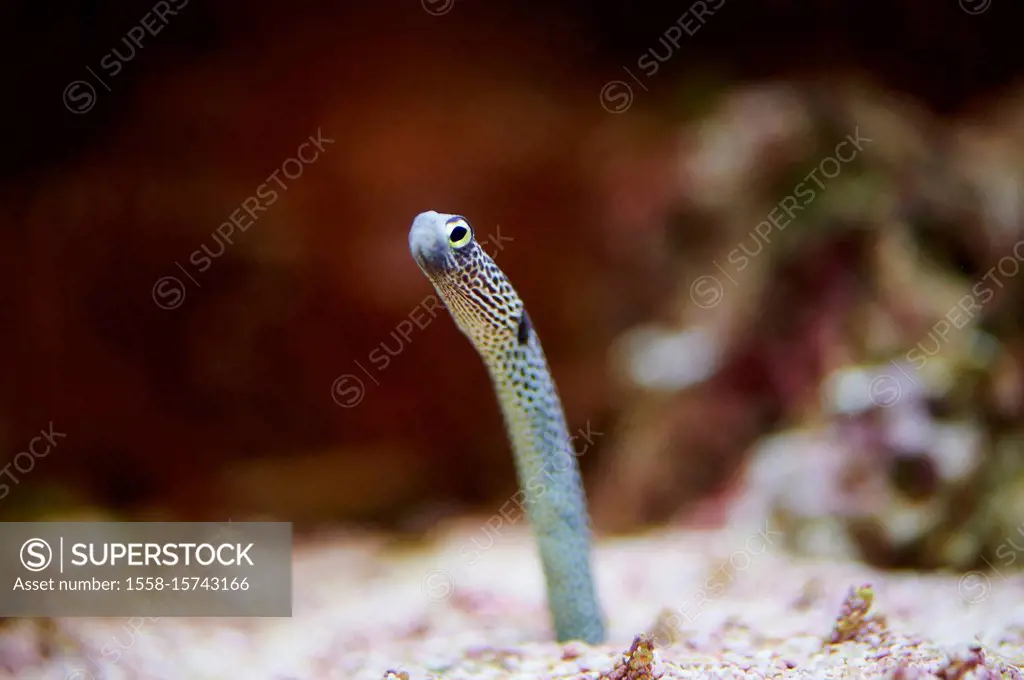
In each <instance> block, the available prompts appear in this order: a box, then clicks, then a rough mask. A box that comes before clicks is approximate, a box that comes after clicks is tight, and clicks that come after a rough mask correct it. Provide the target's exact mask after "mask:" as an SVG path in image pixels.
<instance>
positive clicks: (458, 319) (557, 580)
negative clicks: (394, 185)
mask: <svg viewBox="0 0 1024 680" xmlns="http://www.w3.org/2000/svg"><path fill="white" fill-rule="evenodd" d="M409 249H410V250H411V251H412V256H413V258H414V259H415V260H416V263H417V264H418V265H419V266H420V269H422V270H423V273H424V274H426V276H427V278H428V279H430V282H431V283H432V284H433V285H434V288H435V289H436V290H437V293H438V294H439V295H440V296H441V299H442V300H444V303H445V306H446V307H447V308H448V311H449V312H451V315H452V318H453V319H454V320H455V325H456V326H458V327H459V330H461V331H462V332H463V333H464V334H465V335H466V336H467V337H468V338H469V340H470V342H471V343H473V346H474V347H475V348H476V351H477V352H478V353H479V354H480V356H481V358H482V359H483V361H484V364H485V365H486V366H487V371H488V373H489V374H490V377H491V382H492V383H493V385H494V391H495V392H496V393H497V396H498V402H499V403H500V405H501V410H502V414H503V415H504V418H505V426H506V429H507V431H508V437H509V439H510V441H511V443H512V451H513V453H514V455H515V464H516V474H517V476H518V478H519V488H520V495H521V496H522V497H523V499H524V500H525V506H526V515H527V517H528V519H529V521H530V525H531V527H532V529H533V534H534V537H535V538H536V541H537V547H538V549H539V552H540V559H541V563H542V566H543V570H544V578H545V581H546V583H547V597H548V607H549V609H550V611H551V618H552V620H553V623H554V628H555V634H556V636H557V638H558V640H559V641H560V642H564V641H566V640H583V641H584V642H588V643H591V644H597V643H601V642H603V641H604V635H605V632H604V618H603V615H602V613H601V607H600V605H599V604H598V601H597V592H596V589H595V587H594V579H593V577H592V576H591V569H590V540H591V539H590V517H589V515H588V514H587V500H586V496H585V495H584V493H583V483H582V481H581V479H580V473H579V466H578V465H577V462H576V456H575V455H574V453H573V449H572V445H571V443H570V439H569V432H568V428H567V427H566V424H565V415H564V413H563V411H562V402H561V401H560V400H559V398H558V392H557V390H556V389H555V383H554V380H552V378H551V372H550V371H549V369H548V364H547V360H546V359H545V358H544V352H543V350H542V349H541V346H540V341H539V340H538V339H537V334H536V333H535V332H534V330H533V325H532V324H531V323H530V317H529V316H527V314H526V309H525V308H524V306H523V302H522V300H520V299H519V295H517V294H516V291H515V289H513V288H512V284H511V283H509V280H508V278H507V277H506V276H505V274H504V273H503V272H502V271H501V269H499V268H498V265H496V264H495V263H494V260H492V259H491V257H490V256H489V255H488V254H487V253H486V252H484V249H483V248H482V247H481V246H480V244H479V243H478V242H477V241H476V240H475V239H474V238H473V228H472V227H471V226H470V224H469V222H468V221H466V219H465V218H463V217H461V216H459V215H446V214H443V213H437V212H434V211H429V212H424V213H421V214H419V215H417V216H416V219H415V220H413V223H412V228H411V229H410V230H409Z"/></svg>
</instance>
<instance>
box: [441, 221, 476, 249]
mask: <svg viewBox="0 0 1024 680" xmlns="http://www.w3.org/2000/svg"><path fill="white" fill-rule="evenodd" d="M444 226H445V229H447V230H448V243H449V244H451V246H452V248H464V247H465V246H468V245H469V243H470V242H471V241H472V240H473V229H472V227H470V226H469V222H467V221H466V220H464V219H462V218H461V217H456V218H454V219H452V220H449V221H448V223H447V224H445V225H444Z"/></svg>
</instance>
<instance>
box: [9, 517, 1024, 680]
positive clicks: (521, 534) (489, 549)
mask: <svg viewBox="0 0 1024 680" xmlns="http://www.w3.org/2000/svg"><path fill="white" fill-rule="evenodd" d="M776 536H777V535H773V534H772V533H771V532H767V531H761V532H756V533H746V534H739V533H735V532H728V531H715V532H700V533H698V532H689V531H685V532H684V531H660V532H657V533H650V534H647V535H644V536H640V537H633V538H621V539H608V540H601V541H599V543H598V547H597V550H596V554H595V560H594V561H595V566H596V574H597V580H598V584H599V589H600V592H601V598H602V602H603V605H604V607H605V609H606V615H607V619H608V631H609V636H608V643H607V644H606V645H600V646H595V647H589V646H587V645H583V644H581V643H568V644H564V645H561V644H557V643H554V642H552V641H551V640H552V639H553V638H552V633H551V628H550V624H549V619H548V614H547V610H546V606H545V601H544V589H543V579H542V576H541V572H540V567H539V563H538V560H537V555H536V552H535V549H534V546H533V542H532V539H531V537H530V535H529V533H528V528H527V527H525V526H515V527H505V528H502V529H501V531H500V534H499V533H496V532H494V531H491V532H489V533H488V532H487V531H485V530H484V529H483V521H482V520H480V521H477V520H470V521H462V522H459V523H456V524H454V525H452V526H450V527H448V528H447V529H446V530H445V531H444V532H443V533H442V534H441V535H440V536H439V537H438V539H437V540H436V541H434V543H433V547H432V548H431V549H429V550H425V549H422V548H418V549H411V548H407V547H406V548H401V549H399V548H395V547H393V546H392V547H389V546H388V544H387V540H386V539H384V538H380V537H372V536H341V537H333V538H330V539H320V540H318V541H315V542H307V543H305V544H301V545H299V546H298V547H297V549H296V556H295V563H294V574H293V578H294V607H293V616H292V618H289V619H174V618H158V619H134V620H131V621H129V620H121V619H61V620H56V621H54V622H52V624H51V625H47V626H42V625H40V624H39V622H33V621H19V622H15V623H13V624H10V625H8V626H7V627H6V629H5V632H4V633H3V635H2V637H0V678H18V679H19V680H43V679H46V680H94V679H95V680H121V679H130V678H141V679H147V680H148V679H166V680H177V679H178V678H181V679H183V680H184V679H187V680H205V679H207V678H209V679H216V680H233V679H235V678H245V679H246V680H259V679H266V680H326V679H331V680H334V679H338V680H362V679H364V678H365V679H367V680H382V679H384V678H395V679H397V678H405V677H408V678H409V680H423V679H425V678H446V679H449V680H469V679H473V680H477V679H482V678H503V679H520V678H522V679H526V678H530V679H563V678H564V679H566V680H568V679H577V678H586V679H597V678H601V677H604V676H608V677H610V678H614V679H615V680H648V679H649V678H657V677H659V676H660V677H661V678H662V679H663V680H671V679H674V678H680V679H681V678H687V679H689V678H709V679H711V678H729V679H737V680H739V679H741V678H757V679H764V678H807V679H815V680H816V679H822V680H825V679H829V678H851V679H853V678H858V679H859V678H893V679H894V680H909V679H914V680H924V679H930V678H941V679H943V680H947V679H949V678H962V679H963V680H972V679H980V678H985V679H986V680H987V679H989V678H993V679H994V678H1000V679H1003V678H1016V679H1019V680H1024V673H1021V671H1020V670H1018V669H1019V668H1020V667H1022V666H1024V579H1022V578H1021V577H1020V576H1017V575H1010V574H1006V575H1000V574H997V573H991V574H983V573H979V572H972V573H970V574H967V575H960V574H916V573H910V572H905V573H903V572H896V573H889V572H878V571H874V570H872V569H869V568H867V567H865V566H863V565H860V564H853V563H839V562H828V561H809V560H800V559H797V558H794V557H792V556H789V555H786V554H785V553H783V552H782V551H781V550H779V549H778V547H777V545H776V544H777V542H778V541H777V540H775V539H776ZM866 584H870V586H871V587H872V589H873V592H874V602H873V605H872V607H871V609H870V612H869V616H875V617H876V620H874V621H872V622H870V624H865V625H863V626H862V627H861V629H860V630H857V631H855V632H854V633H853V634H852V635H851V637H852V638H853V639H852V640H850V641H847V642H843V643H841V644H831V643H829V640H830V637H831V635H832V631H833V627H834V626H835V624H836V620H837V617H839V615H840V612H841V611H842V610H843V604H844V601H845V600H846V598H847V596H848V595H849V594H850V592H851V588H860V587H862V586H864V585H866ZM8 623H10V622H8ZM645 632H646V633H650V634H652V635H653V639H654V652H653V658H648V659H647V660H646V661H644V660H642V659H634V663H633V668H632V669H631V668H630V667H629V664H626V665H623V662H624V661H628V657H627V656H626V654H625V653H626V652H627V651H628V650H629V649H630V646H631V644H632V643H633V641H634V639H635V638H636V636H637V635H638V634H641V633H645ZM389 671H391V673H390V674H389Z"/></svg>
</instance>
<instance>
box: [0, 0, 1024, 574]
mask: <svg viewBox="0 0 1024 680" xmlns="http://www.w3.org/2000/svg"><path fill="white" fill-rule="evenodd" d="M158 4H159V3H158ZM164 4H168V3H164ZM697 4H701V5H702V6H704V5H706V6H707V7H712V6H714V5H715V4H716V3H715V2H711V1H710V0H708V2H706V3H697ZM170 5H172V6H173V7H176V8H177V10H176V11H177V13H176V14H173V15H165V17H164V18H165V21H164V22H162V23H160V22H156V23H154V24H153V25H159V26H162V28H161V30H160V31H159V32H157V33H156V34H155V35H151V34H150V33H149V32H146V33H145V35H144V36H143V39H142V40H141V43H142V44H141V46H136V48H135V49H134V50H132V54H131V56H130V57H128V47H129V45H130V43H125V42H123V41H122V38H125V36H126V35H128V32H129V29H131V28H133V27H136V26H138V25H140V21H141V19H142V17H143V16H144V15H146V14H147V13H149V12H151V11H152V10H153V6H152V5H151V4H150V5H147V4H145V3H117V4H116V6H113V5H112V6H104V7H102V8H92V7H88V8H87V7H86V6H85V5H81V4H77V3H66V4H60V3H48V4H47V5H46V7H45V8H44V7H43V6H42V5H33V4H27V3H26V4H20V3H15V4H14V5H13V6H8V7H6V8H5V9H4V10H3V16H4V18H5V22H4V23H5V24H6V25H7V26H8V28H9V29H11V30H12V36H11V38H10V40H7V39H5V40H4V41H3V43H4V46H3V48H2V49H4V50H5V52H7V54H6V56H7V58H6V59H5V60H4V62H5V63H7V64H9V65H11V66H13V65H15V64H18V63H22V64H24V63H25V56H26V55H28V54H32V55H33V56H32V60H31V63H30V64H28V65H27V66H24V67H23V68H21V69H20V70H18V69H12V70H17V72H16V73H14V74H13V75H12V76H11V77H10V78H8V79H7V82H8V87H7V97H9V99H8V101H7V105H6V106H5V107H4V108H5V116H6V117H7V118H8V120H9V123H8V125H7V134H8V141H7V142H6V144H5V146H6V148H7V153H6V157H7V161H8V162H7V163H6V164H5V168H4V169H3V170H2V172H3V175H4V183H3V186H2V189H0V196H2V198H3V201H4V205H5V206H6V209H5V210H4V215H3V217H0V220H2V222H3V223H4V227H3V231H2V239H3V244H2V245H3V247H2V248H0V263H2V271H3V272H4V276H5V278H6V282H5V285H3V286H2V288H0V298H2V300H3V302H2V305H0V310H2V314H3V320H4V324H3V325H4V329H5V333H4V334H3V337H2V339H0V362H2V364H0V367H2V372H3V374H4V375H5V376H6V379H5V380H4V381H3V387H2V388H0V389H2V394H3V409H2V412H0V442H2V446H3V455H2V456H0V459H2V462H3V464H7V462H8V461H12V463H11V465H12V467H9V468H7V471H8V474H9V477H8V478H6V479H5V480H4V481H5V483H6V484H7V485H8V488H7V493H6V494H5V496H4V497H3V498H2V499H0V517H2V518H3V519H5V520H12V519H26V518H35V517H47V518H56V517H78V516H86V515H94V514H97V513H100V514H105V515H109V516H112V517H119V518H133V519H158V518H174V519H197V520H198V519H209V520H224V519H227V518H232V519H235V520H240V519H246V518H279V519H285V520H292V521H294V522H296V526H297V527H298V528H301V529H311V528H315V527H323V526H336V525H362V526H368V527H378V528H387V529H397V530H401V531H407V532H416V533H421V532H424V531H426V530H427V529H429V528H430V527H432V526H434V525H435V523H436V522H437V521H438V520H440V519H442V518H444V517H446V516H455V515H459V514H462V513H465V512H489V511H493V508H495V507H497V506H498V505H500V504H501V503H502V502H503V501H504V500H505V499H507V498H508V497H509V496H510V494H511V493H512V492H513V491H514V489H515V479H514V471H513V467H512V460H511V456H510V453H509V449H508V443H507V440H506V438H505V434H504V431H503V429H502V424H501V420H500V415H499V412H498V409H497V405H496V403H495V401H494V398H493V395H492V393H491V386H490V383H489V381H488V379H487V376H486V373H485V372H484V369H483V366H482V364H481V362H480V361H479V360H478V358H477V357H476V356H475V355H474V353H473V351H472V348H471V347H470V345H469V344H468V343H467V342H466V341H465V339H463V338H462V337H461V336H460V335H459V334H458V331H457V330H456V329H455V327H454V325H453V324H452V323H451V320H450V319H449V318H448V315H447V314H446V313H443V314H437V315H436V317H435V316H432V313H431V311H430V310H429V309H427V307H428V305H429V303H427V302H425V301H426V300H427V299H428V298H429V296H430V295H431V293H432V291H431V289H430V287H429V285H428V283H427V281H426V280H425V279H424V278H423V276H422V274H421V273H420V272H419V271H418V270H417V268H416V267H415V265H414V263H413V261H412V259H411V257H410V256H409V254H408V248H407V243H406V235H407V231H408V227H409V224H410V222H411V220H412V218H413V216H415V214H416V213H418V212H420V211H422V210H428V209H437V210H441V211H448V212H458V213H461V214H464V215H466V216H467V217H468V218H469V220H470V221H471V222H472V223H473V224H474V225H475V227H476V229H477V232H478V235H479V236H480V237H481V238H483V239H484V240H485V243H487V244H488V245H487V247H488V249H489V251H490V252H492V254H495V257H496V259H497V260H498V262H499V263H500V264H501V266H502V267H503V268H504V269H505V271H506V272H507V273H508V274H509V275H510V277H511V279H512V280H513V282H514V283H515V285H516V286H517V288H518V289H519V291H520V293H521V294H522V296H523V298H524V299H525V300H526V303H527V305H528V308H529V310H530V314H531V316H532V318H533V320H534V323H535V325H536V327H537V329H538V332H539V334H540V337H541V339H542V341H543V343H544V347H545V349H546V352H547V354H548V358H549V361H550V362H551V365H552V370H553V372H554V375H555V378H556V380H557V382H558V386H559V389H560V392H561V394H562V397H563V400H564V403H565V407H566V410H567V416H568V419H569V423H570V429H574V430H575V429H584V430H586V431H590V432H592V433H599V434H594V436H593V437H594V443H593V446H590V447H589V448H588V450H587V452H586V454H585V455H583V456H581V458H580V462H581V465H582V467H583V470H584V473H585V475H586V478H587V488H588V493H589V496H590V498H591V502H592V510H593V513H594V517H595V522H596V526H597V529H598V531H599V532H601V533H605V534H607V533H614V532H629V531H633V530H637V529H639V528H641V527H644V526H648V525H651V524H654V523H663V522H669V521H671V522H677V523H682V524H686V525H695V526H712V525H719V524H722V523H727V522H735V523H742V522H746V521H751V522H755V523H756V522H757V521H760V520H759V518H761V517H764V516H766V515H768V516H771V517H774V518H776V521H777V522H779V523H780V525H781V526H784V527H785V528H786V530H787V540H788V541H789V544H790V546H791V547H792V548H793V549H796V550H799V551H803V552H807V553H811V554H835V553H837V552H838V553H841V554H848V555H851V556H853V557H856V558H860V559H865V560H867V561H869V562H871V563H873V564H878V565H882V566H894V567H895V566H918V567H927V568H935V567H943V566H953V567H956V568H962V569H966V568H972V567H973V566H975V565H977V564H981V563H983V562H984V561H986V560H987V561H989V562H990V563H996V562H997V560H1000V559H1001V558H1000V556H999V548H1000V546H1001V545H1003V543H1004V542H1005V540H1006V539H1007V537H1012V536H1013V535H1014V534H1015V533H1016V531H1017V527H1019V526H1020V525H1021V522H1022V521H1024V502H1022V500H1021V499H1022V498H1024V493H1022V491H1024V486H1022V485H1024V448H1022V447H1024V443H1022V439H1021V434H1022V431H1021V424H1022V413H1024V391H1022V390H1024V383H1022V365H1021V362H1022V360H1024V353H1022V351H1024V342H1022V340H1024V336H1022V332H1021V331H1022V326H1021V320H1022V314H1021V310H1022V309H1024V306H1022V303H1024V276H1021V275H1019V274H1018V272H1019V270H1020V267H1021V261H1022V260H1024V249H1022V248H1021V247H1019V245H1018V244H1020V243H1021V242H1022V239H1024V228H1022V227H1024V222H1022V215H1024V213H1022V210H1024V194H1022V192H1021V185H1022V179H1024V160H1022V159H1024V83H1022V81H1021V80H1020V78H1019V75H1020V65H1021V61H1022V58H1021V54H1020V50H1019V39H1018V38H1017V37H1016V36H1014V35H1011V32H1013V33H1015V32H1016V31H1017V30H1018V29H1017V27H1019V26H1020V25H1021V23H1020V20H1021V18H1022V15H1024V11H1022V8H1021V7H1020V6H1019V5H1016V4H1014V3H1010V2H1000V1H999V0H993V1H992V2H990V3H988V4H987V5H986V4H985V3H984V2H978V1H972V2H968V0H961V2H960V3H959V4H958V3H957V2H955V1H950V2H941V3H915V2H896V3H892V2H886V3H880V2H860V3H850V2H829V3H812V2H802V3H801V2H787V1H785V0H777V1H774V2H759V3H735V2H731V0H725V2H724V3H718V5H719V6H718V8H717V9H716V10H714V12H712V13H704V14H703V16H702V18H700V20H699V21H698V20H696V19H693V16H696V15H694V14H693V8H692V6H691V5H689V4H686V3H684V4H681V5H679V6H678V7H675V8H673V7H668V6H653V5H652V6H651V7H648V8H638V7H636V6H635V5H634V4H632V3H630V4H629V6H627V5H626V4H623V3H607V4H600V3H598V4H592V3H582V2H579V3H573V2H561V3H559V2H555V3H504V2H497V3H492V2H477V1H476V0H454V2H426V1H425V2H424V3H420V2H418V1H415V0H413V1H410V2H405V3H380V4H375V3H360V4H346V3H326V2H323V3H315V2H293V3H286V4H284V5H282V4H280V3H268V2H247V3H240V2H230V1H229V2H221V3H212V4H207V3H198V2H187V3H186V2H183V1H182V0H179V1H178V2H177V3H170ZM979 8H981V9H979ZM705 9H706V7H705ZM709 12H710V10H709ZM687 13H690V15H691V16H690V18H689V19H685V20H684V18H683V17H681V15H684V16H686V14H687ZM697 14H701V13H700V12H698V13H697ZM679 22H682V23H679ZM673 26H685V27H686V32H685V33H682V32H680V31H679V30H677V29H672V27H673ZM695 27H696V28H695ZM691 31H692V32H693V35H687V33H689V32H691ZM13 34H17V35H13ZM132 35H136V36H138V33H137V32H136V33H135V34H132ZM667 36H673V37H674V40H675V42H672V41H671V40H669V39H668V38H667ZM680 36H681V37H680ZM29 46H31V49H29ZM113 49H117V50H118V52H117V55H115V56H114V57H113V61H111V51H112V50H113ZM19 55H20V56H19ZM652 65H653V66H655V67H656V68H655V69H654V70H653V72H652ZM113 66H120V67H121V68H120V69H118V70H117V72H116V73H112V72H113V71H114V69H113ZM76 80H83V81H85V82H86V83H88V86H85V85H81V84H80V85H78V86H77V89H73V90H67V89H65V88H67V87H70V85H69V84H71V83H73V81H76ZM100 80H102V83H101V82H99V81H100ZM613 81H621V82H618V83H616V82H613ZM83 88H85V89H83ZM89 88H92V89H91V90H90V89H89ZM62 92H63V93H64V101H63V102H62V100H61V93H62ZM90 92H91V93H92V94H91V95H90V94H89V93H90ZM90 96H91V97H92V98H90ZM86 107H88V108H86ZM83 109H84V110H83ZM310 137H312V138H313V139H314V140H319V145H320V146H319V147H316V146H315V145H314V147H309V146H306V147H305V150H304V151H302V152H301V153H303V154H306V156H305V157H306V158H308V157H309V155H310V154H312V153H314V150H315V152H316V156H315V159H314V160H313V161H311V162H307V161H305V160H302V161H294V160H293V161H288V159H294V158H296V157H297V154H298V153H300V152H299V151H298V149H299V147H300V145H301V144H302V143H303V142H305V141H307V140H309V139H310ZM844 139H852V140H859V141H856V143H853V142H851V144H850V145H847V146H845V147H843V149H842V150H841V151H840V150H839V149H838V148H837V145H838V144H839V143H840V142H842V141H843V140H844ZM865 140H866V141H865ZM858 145H859V146H858ZM311 148H312V149H313V150H311ZM851 153H853V156H852V157H851V156H850V154H851ZM836 157H840V159H839V160H835V158H836ZM843 159H848V160H843ZM289 163H290V164H289ZM296 163H298V165H296ZM295 168H299V170H298V171H296V169H295ZM816 168H818V173H819V174H818V175H816V178H817V179H808V175H809V173H811V172H812V171H814V170H815V169H816ZM276 171H281V172H282V173H284V174H279V175H277V180H276V181H275V180H271V179H269V178H270V177H271V174H272V173H275V172H276ZM296 172H298V173H299V174H298V175H297V176H296ZM285 175H288V176H291V177H293V178H290V179H286V178H285ZM278 181H279V182H281V183H282V184H278V183H275V182H278ZM801 186H802V188H803V190H806V189H808V188H813V190H814V197H813V198H812V199H811V200H808V199H807V198H806V196H807V194H800V193H799V192H800V191H801V189H800V188H798V187H801ZM261 187H262V189H261ZM268 189H274V190H276V199H275V200H274V201H273V202H272V203H271V202H270V201H268V200H266V195H267V191H268ZM261 191H262V193H260V192H261ZM254 197H255V200H258V201H260V202H262V204H261V207H262V208H265V209H264V210H263V211H261V212H258V213H253V215H252V217H253V222H252V223H250V224H247V226H246V228H245V229H242V228H241V226H238V225H240V223H239V222H236V223H235V225H236V226H234V227H230V226H229V227H228V228H230V229H232V230H233V233H232V234H231V235H230V238H231V239H232V240H231V242H230V243H225V242H224V240H223V238H219V236H222V234H221V235H218V233H217V231H216V230H217V229H218V228H221V227H220V225H222V224H224V223H228V224H229V225H230V222H229V221H230V220H231V219H232V215H233V214H238V215H244V214H245V210H244V206H245V205H246V201H247V200H249V201H251V200H253V199H254ZM250 205H252V203H250ZM794 205H799V209H798V210H796V211H794V210H793V209H792V208H793V206H794ZM787 206H788V209H789V213H788V214H789V217H788V218H787V219H786V220H785V221H779V219H777V218H779V217H780V216H783V217H784V216H785V215H787ZM765 225H767V226H765ZM226 230H227V229H223V230H222V233H223V231H226ZM204 247H205V248H206V249H208V250H207V251H204V250H203V248H204ZM197 251H198V252H199V253H200V255H198V256H197V255H196V253H197ZM1018 252H1019V253H1020V255H1016V253H1018ZM204 255H205V257H206V259H204V258H203V256H204ZM197 263H202V264H205V265H206V266H205V268H204V267H203V266H202V264H197ZM993 268H995V269H994V270H993ZM993 271H994V273H993ZM167 277H174V279H169V278H167ZM986 277H987V278H986ZM965 296H967V297H968V298H969V300H968V301H967V302H964V298H965ZM957 310H959V311H957ZM435 312H436V310H435ZM943 319H945V320H946V321H947V322H948V323H945V325H944V326H942V325H941V324H942V323H943V321H942V320H943ZM940 331H941V332H940ZM339 381H342V382H339ZM51 423H52V425H51ZM47 427H52V428H54V429H55V430H56V431H58V432H60V433H63V434H66V437H64V438H61V439H59V440H57V443H56V446H55V447H54V448H53V449H52V451H51V453H50V454H48V455H46V456H45V457H31V456H30V457H29V458H21V459H19V461H18V465H19V466H20V467H18V468H15V467H13V462H14V461H15V456H16V454H18V453H19V452H22V451H25V450H26V449H25V447H26V446H27V445H28V443H29V441H30V440H32V438H33V437H34V436H35V435H36V434H37V433H38V432H39V431H40V430H41V429H43V430H45V429H46V428H47ZM29 463H31V464H32V466H31V469H27V468H28V466H29ZM25 469H27V471H24V470H25ZM10 476H13V477H15V478H16V481H12V480H11V479H10ZM1004 562H1005V560H1003V562H1000V563H1004Z"/></svg>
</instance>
